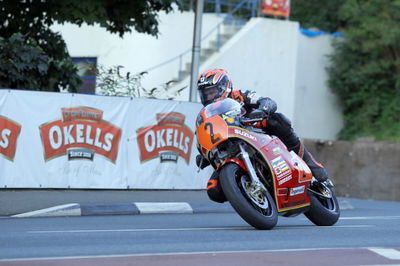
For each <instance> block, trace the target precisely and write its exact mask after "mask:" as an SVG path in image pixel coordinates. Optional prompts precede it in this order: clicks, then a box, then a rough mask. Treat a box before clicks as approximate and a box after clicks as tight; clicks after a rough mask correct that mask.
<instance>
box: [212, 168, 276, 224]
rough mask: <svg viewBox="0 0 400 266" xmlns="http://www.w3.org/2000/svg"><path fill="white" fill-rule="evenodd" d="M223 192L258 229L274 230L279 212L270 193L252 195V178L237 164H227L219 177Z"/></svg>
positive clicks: (239, 212) (241, 214)
mask: <svg viewBox="0 0 400 266" xmlns="http://www.w3.org/2000/svg"><path fill="white" fill-rule="evenodd" d="M219 179H220V182H221V186H222V190H223V191H224V193H225V196H226V198H227V199H228V201H229V202H230V203H231V205H232V207H233V208H234V209H235V210H236V212H237V213H238V214H239V215H240V216H241V217H242V218H243V219H244V220H245V221H246V222H247V223H249V224H250V225H252V226H253V227H255V228H257V229H261V230H265V229H272V228H273V227H274V226H275V225H276V223H277V222H278V211H277V209H276V206H275V202H274V200H273V199H272V197H271V195H270V193H269V192H268V191H264V192H258V193H256V194H254V193H253V194H251V193H250V191H249V188H250V187H249V185H250V183H251V182H250V177H249V176H248V174H247V173H246V172H245V171H243V169H242V168H240V167H239V166H238V165H237V164H235V163H228V164H226V165H225V166H224V167H223V168H222V170H221V172H220V176H219Z"/></svg>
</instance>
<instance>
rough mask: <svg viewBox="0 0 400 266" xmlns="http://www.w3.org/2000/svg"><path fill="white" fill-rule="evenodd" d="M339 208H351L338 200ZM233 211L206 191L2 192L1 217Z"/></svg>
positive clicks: (6, 190) (28, 190) (0, 195)
mask: <svg viewBox="0 0 400 266" xmlns="http://www.w3.org/2000/svg"><path fill="white" fill-rule="evenodd" d="M339 204H340V207H341V209H342V210H343V209H351V208H353V207H352V206H351V205H350V203H349V202H348V201H347V200H346V199H341V198H339ZM219 212H234V210H233V208H232V207H231V205H230V204H229V203H227V202H226V203H223V204H221V203H216V202H213V201H211V200H210V199H209V198H208V196H207V192H206V191H205V190H74V189H68V190H62V189H56V190H44V189H41V190H34V189H1V190H0V216H1V217H10V216H11V217H40V216H92V215H136V214H151V213H194V214H195V213H219Z"/></svg>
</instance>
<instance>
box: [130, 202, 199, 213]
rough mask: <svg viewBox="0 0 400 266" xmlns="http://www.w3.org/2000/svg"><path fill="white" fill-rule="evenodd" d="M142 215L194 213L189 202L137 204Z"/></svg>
mask: <svg viewBox="0 0 400 266" xmlns="http://www.w3.org/2000/svg"><path fill="white" fill-rule="evenodd" d="M134 204H135V205H136V207H137V208H138V209H139V212H140V213H146V214H149V213H157V214H158V213H193V209H192V207H191V206H190V204H189V203H187V202H135V203H134Z"/></svg>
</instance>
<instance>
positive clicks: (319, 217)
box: [304, 187, 340, 226]
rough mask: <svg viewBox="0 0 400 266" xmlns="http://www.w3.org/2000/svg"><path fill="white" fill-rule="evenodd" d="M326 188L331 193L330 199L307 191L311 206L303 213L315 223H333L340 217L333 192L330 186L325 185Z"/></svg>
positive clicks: (325, 224)
mask: <svg viewBox="0 0 400 266" xmlns="http://www.w3.org/2000/svg"><path fill="white" fill-rule="evenodd" d="M327 189H329V190H330V193H331V195H332V198H330V199H328V198H325V197H322V196H319V195H316V194H314V193H312V192H309V196H310V199H311V207H310V210H309V211H307V212H305V213H304V215H305V216H306V217H307V218H308V219H309V220H310V221H311V222H313V223H314V224H315V225H319V226H330V225H334V224H335V223H336V222H337V221H338V219H339V217H340V208H339V203H338V201H337V198H336V195H335V192H334V190H333V189H332V188H329V187H327Z"/></svg>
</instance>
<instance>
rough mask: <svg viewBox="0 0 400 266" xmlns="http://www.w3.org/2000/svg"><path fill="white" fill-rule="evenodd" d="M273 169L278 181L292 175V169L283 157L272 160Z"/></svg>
mask: <svg viewBox="0 0 400 266" xmlns="http://www.w3.org/2000/svg"><path fill="white" fill-rule="evenodd" d="M272 168H273V169H274V172H275V174H276V177H277V178H278V180H279V179H282V178H284V177H287V176H289V175H290V168H289V166H288V165H287V163H286V162H285V160H283V158H282V156H278V157H276V158H275V159H273V160H272Z"/></svg>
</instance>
